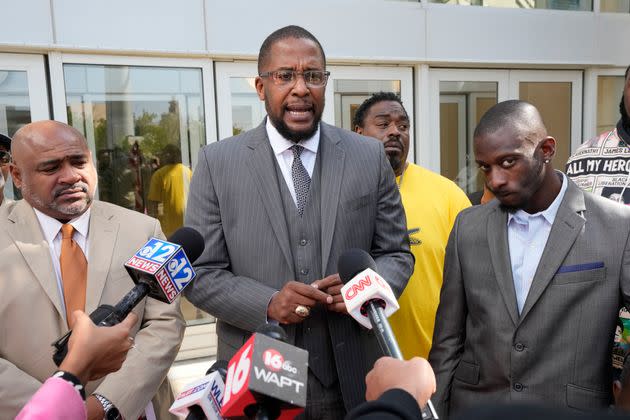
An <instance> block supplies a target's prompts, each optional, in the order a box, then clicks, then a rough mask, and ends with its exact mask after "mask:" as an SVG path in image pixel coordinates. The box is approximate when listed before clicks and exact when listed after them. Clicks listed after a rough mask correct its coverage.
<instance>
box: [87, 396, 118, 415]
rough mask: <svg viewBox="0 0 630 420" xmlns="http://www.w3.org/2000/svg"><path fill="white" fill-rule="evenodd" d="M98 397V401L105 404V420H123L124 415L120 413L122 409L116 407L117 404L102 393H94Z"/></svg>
mask: <svg viewBox="0 0 630 420" xmlns="http://www.w3.org/2000/svg"><path fill="white" fill-rule="evenodd" d="M92 395H94V396H95V397H96V399H97V400H98V402H100V403H101V405H102V406H103V411H105V417H104V418H103V419H104V420H122V416H121V415H120V411H118V409H117V408H116V406H115V405H114V404H113V403H112V402H111V401H110V400H108V399H107V398H105V397H104V396H102V395H101V394H96V393H94V394H92Z"/></svg>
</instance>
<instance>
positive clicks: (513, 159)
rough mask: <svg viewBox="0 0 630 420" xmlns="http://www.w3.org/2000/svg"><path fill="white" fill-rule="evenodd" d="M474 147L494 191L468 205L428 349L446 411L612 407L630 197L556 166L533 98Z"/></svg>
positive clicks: (487, 120)
mask: <svg viewBox="0 0 630 420" xmlns="http://www.w3.org/2000/svg"><path fill="white" fill-rule="evenodd" d="M474 150H475V159H476V162H477V164H478V165H479V169H480V170H481V171H482V172H483V174H484V175H485V178H486V185H487V187H488V188H489V189H490V191H491V192H492V193H493V194H494V195H495V197H496V200H493V201H491V202H490V203H488V204H486V205H484V206H475V207H472V208H470V209H467V210H464V211H463V212H462V213H460V215H459V216H458V218H457V221H456V222H455V226H454V228H453V231H452V232H451V236H450V238H449V243H448V245H447V249H446V259H445V263H444V266H445V271H444V283H443V286H442V292H441V296H440V305H439V308H438V312H437V316H436V326H435V334H434V338H433V348H432V349H431V353H430V355H429V362H430V363H431V365H432V367H433V369H434V371H435V374H436V379H437V393H436V395H435V397H434V398H433V401H434V402H435V403H436V408H437V410H438V414H439V415H440V416H441V417H443V418H444V417H447V416H448V415H449V414H451V413H454V412H457V411H460V410H462V409H466V408H468V407H470V406H471V405H473V404H479V403H493V402H538V403H546V404H551V405H555V406H564V407H569V408H571V409H576V410H589V409H597V408H602V407H606V406H607V405H608V404H609V403H610V401H611V383H612V378H611V369H610V352H611V345H612V340H613V333H614V328H615V325H616V315H617V311H618V310H619V305H620V303H622V302H628V301H629V300H630V244H629V243H628V237H629V232H630V209H628V208H624V207H623V206H619V205H616V204H615V203H612V202H611V201H610V200H606V199H604V198H601V197H598V196H595V195H592V194H589V193H584V192H582V191H581V190H580V189H579V188H578V187H577V186H576V185H575V184H574V183H573V182H572V181H571V180H569V179H568V178H567V177H566V176H565V175H564V174H562V173H560V172H557V171H554V170H553V167H552V164H551V163H550V162H551V159H552V158H553V156H554V154H555V140H554V139H553V137H550V136H549V135H548V134H547V130H546V129H545V126H544V124H543V122H542V119H541V117H540V114H539V113H538V111H537V110H536V108H535V107H534V106H532V105H530V104H528V103H526V102H522V101H506V102H502V103H499V104H497V105H495V106H494V107H493V108H491V109H490V110H489V111H488V112H487V113H486V114H485V115H484V116H483V117H482V119H481V121H480V122H479V126H478V127H477V129H476V130H475V134H474ZM611 220H615V221H616V222H615V223H610V221H611Z"/></svg>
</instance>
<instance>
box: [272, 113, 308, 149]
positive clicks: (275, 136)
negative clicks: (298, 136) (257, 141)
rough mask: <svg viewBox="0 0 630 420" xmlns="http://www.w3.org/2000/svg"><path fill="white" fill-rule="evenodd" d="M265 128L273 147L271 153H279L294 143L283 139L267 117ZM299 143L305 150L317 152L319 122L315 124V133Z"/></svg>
mask: <svg viewBox="0 0 630 420" xmlns="http://www.w3.org/2000/svg"><path fill="white" fill-rule="evenodd" d="M265 128H266V129H267V137H269V143H271V148H272V149H273V153H274V154H275V155H280V154H282V153H284V152H285V151H287V150H289V149H290V148H291V146H293V145H295V143H294V142H292V141H291V140H287V139H285V138H284V137H283V136H282V134H280V133H279V132H278V130H277V129H276V127H274V125H273V124H272V123H271V120H270V119H269V117H267V123H266V124H265ZM299 145H300V146H302V147H304V148H305V149H306V150H309V151H311V152H313V153H315V154H317V148H318V147H319V124H318V125H317V131H315V134H313V135H312V136H311V137H309V138H308V139H304V140H301V141H300V143H299Z"/></svg>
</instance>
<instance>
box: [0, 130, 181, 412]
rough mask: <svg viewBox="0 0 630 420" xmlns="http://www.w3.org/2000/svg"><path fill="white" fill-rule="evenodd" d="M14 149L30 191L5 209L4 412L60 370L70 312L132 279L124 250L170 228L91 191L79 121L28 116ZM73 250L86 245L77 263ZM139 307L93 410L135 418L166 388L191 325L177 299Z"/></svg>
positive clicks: (0, 230)
mask: <svg viewBox="0 0 630 420" xmlns="http://www.w3.org/2000/svg"><path fill="white" fill-rule="evenodd" d="M12 151H13V163H12V164H11V175H12V177H13V180H14V182H15V185H16V186H17V187H18V188H20V190H21V192H22V195H23V197H24V200H21V201H18V202H15V203H10V204H7V205H4V206H2V209H1V210H0V296H2V299H0V337H2V338H1V339H0V418H13V417H14V416H15V415H16V414H17V412H18V411H19V409H20V407H21V406H22V405H24V404H25V403H26V402H27V401H28V399H29V398H30V397H31V396H32V395H33V394H34V393H35V392H36V390H37V389H38V388H39V386H40V385H41V383H42V382H43V381H44V380H45V379H46V378H48V377H49V376H50V375H51V374H52V373H53V372H54V371H55V370H56V367H55V365H54V363H53V361H52V353H53V350H52V347H51V345H50V344H51V343H52V342H53V341H54V340H55V339H57V338H58V337H59V336H61V335H62V334H64V333H66V332H67V331H68V321H67V320H68V318H69V317H68V316H67V315H66V314H67V313H71V310H73V309H84V310H85V312H87V313H90V312H92V311H93V310H94V309H96V308H97V307H98V306H99V305H100V304H102V303H103V304H115V303H116V302H117V301H118V300H119V299H120V298H121V297H123V296H124V295H125V294H126V293H127V292H128V291H129V290H131V288H132V287H133V282H132V280H131V278H130V277H129V276H128V274H127V273H126V271H125V269H124V267H123V264H124V262H125V260H126V259H127V258H129V257H130V256H131V255H132V254H133V253H134V252H135V251H136V250H137V249H138V248H139V247H140V246H142V245H143V244H144V242H145V241H146V240H147V239H148V238H150V237H152V236H157V237H163V234H162V231H161V229H160V225H159V223H158V222H157V220H155V219H152V218H149V217H147V216H145V215H143V214H140V213H136V212H133V211H129V210H125V209H123V208H121V207H118V206H115V205H112V204H108V203H104V202H99V201H95V200H94V199H93V197H94V191H95V189H96V184H97V176H96V169H95V168H94V164H93V161H92V155H91V153H90V151H89V150H88V147H87V145H86V142H85V138H84V137H83V136H82V135H81V134H80V133H79V132H78V131H76V130H75V129H74V128H72V127H69V126H67V125H65V124H62V123H59V122H55V121H40V122H36V123H32V124H29V125H27V126H25V127H23V128H22V129H20V130H19V131H18V132H17V133H16V134H15V136H14V138H13V144H12ZM68 225H71V228H70V227H69V226H68ZM68 229H70V232H71V234H70V235H68V234H67V232H68ZM62 232H63V233H62ZM62 235H63V238H62ZM78 248H80V249H78ZM69 249H71V250H72V251H68V250H69ZM68 252H78V253H79V254H78V255H79V256H77V255H76V254H73V257H72V259H71V261H70V263H69V264H68V259H67V256H68V255H69V254H68ZM64 255H65V256H66V257H65V262H64ZM80 267H84V270H83V273H84V276H83V279H82V280H81V279H79V280H77V279H75V278H74V277H71V273H73V276H75V277H81V276H77V275H76V273H74V272H75V271H78V272H80V271H81V270H79V268H80ZM71 281H72V282H73V283H72V287H69V284H70V282H71ZM77 291H78V292H77ZM81 306H83V308H82V307H81ZM134 312H135V313H136V315H137V316H138V318H139V319H140V322H139V323H138V324H136V326H135V327H134V329H133V330H132V336H133V335H135V348H133V349H132V350H131V351H130V352H129V354H128V356H127V360H126V361H125V363H124V364H123V366H122V368H121V369H120V370H119V371H118V372H115V373H112V374H110V375H107V376H106V377H105V378H104V379H103V380H101V381H98V382H90V383H88V384H87V387H86V393H87V394H88V395H89V396H88V398H87V399H86V406H87V412H88V418H89V419H99V420H100V419H103V418H104V417H105V418H107V419H110V418H117V417H118V418H119V416H123V417H124V418H127V419H136V418H138V416H139V415H140V414H141V413H142V411H143V409H144V408H145V406H146V405H147V403H148V402H149V400H150V399H151V398H152V397H153V396H154V395H156V392H157V391H158V388H160V384H162V383H163V382H164V383H165V386H166V388H165V386H163V387H162V390H167V386H168V381H165V377H166V374H167V371H168V369H169V367H170V366H171V363H172V362H173V360H174V359H175V355H176V353H177V351H178V349H179V345H180V343H181V339H182V335H183V331H184V323H183V320H182V316H181V313H180V311H179V303H178V302H175V303H174V304H173V305H167V304H165V303H161V302H159V301H157V300H154V299H152V298H147V299H145V300H144V301H142V302H140V304H138V306H136V308H135V309H134ZM160 396H161V398H163V394H162V393H161V392H160ZM168 397H170V399H172V396H171V395H169V396H168ZM156 398H157V397H156ZM162 401H163V403H164V407H163V408H167V407H168V404H169V403H170V401H169V400H167V401H165V400H162ZM154 402H155V401H154ZM60 403H61V402H60ZM154 408H155V409H157V407H154ZM116 411H119V414H118V415H115V414H116ZM156 414H157V415H158V418H165V417H163V416H161V415H160V413H159V412H157V411H156Z"/></svg>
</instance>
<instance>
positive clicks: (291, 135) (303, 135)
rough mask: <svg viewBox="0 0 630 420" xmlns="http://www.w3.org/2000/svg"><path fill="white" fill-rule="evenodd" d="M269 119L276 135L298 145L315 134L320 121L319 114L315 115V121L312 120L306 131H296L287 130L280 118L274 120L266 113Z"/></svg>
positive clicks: (287, 127)
mask: <svg viewBox="0 0 630 420" xmlns="http://www.w3.org/2000/svg"><path fill="white" fill-rule="evenodd" d="M267 115H268V116H269V119H270V120H271V123H272V124H273V126H274V127H275V128H276V130H278V133H280V134H281V135H282V137H284V138H285V139H287V140H289V141H292V142H293V143H296V144H297V143H299V142H300V141H302V140H305V139H308V138H310V137H312V136H313V134H315V132H316V131H317V128H318V127H319V121H320V120H321V114H320V115H316V116H315V119H313V124H311V126H310V127H308V128H307V129H306V130H302V131H296V130H292V129H290V128H289V126H288V125H286V124H285V122H284V120H283V119H282V118H280V119H276V118H275V117H274V116H272V115H271V114H269V113H267Z"/></svg>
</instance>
